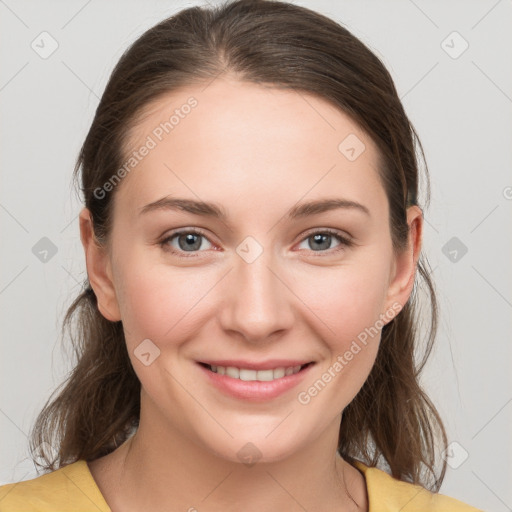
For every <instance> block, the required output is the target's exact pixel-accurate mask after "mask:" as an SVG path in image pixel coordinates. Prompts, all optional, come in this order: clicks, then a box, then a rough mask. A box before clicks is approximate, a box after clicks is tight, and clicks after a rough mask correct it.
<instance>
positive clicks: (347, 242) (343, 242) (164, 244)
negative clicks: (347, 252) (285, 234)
mask: <svg viewBox="0 0 512 512" xmlns="http://www.w3.org/2000/svg"><path fill="white" fill-rule="evenodd" d="M188 234H191V235H199V236H202V237H204V238H206V239H207V240H208V241H209V242H210V240H209V239H208V237H207V236H206V234H205V233H203V232H202V231H200V230H198V229H193V228H191V229H184V230H181V231H175V232H174V233H171V234H170V235H169V236H168V237H166V238H165V239H164V240H162V241H161V242H159V245H160V247H161V248H162V249H164V250H166V251H169V252H171V253H172V254H177V255H179V256H180V257H184V258H194V257H198V253H201V252H204V251H195V252H193V251H191V252H190V254H187V251H181V250H176V249H174V248H172V247H171V246H170V245H168V244H169V242H170V241H171V240H172V239H173V238H175V237H177V236H179V235H188ZM326 234H328V235H332V236H334V237H335V238H336V239H337V240H338V241H339V242H340V245H339V246H338V247H335V248H334V249H327V250H326V251H311V252H313V253H319V254H315V256H323V255H324V254H326V253H327V254H329V255H332V254H333V253H336V252H337V251H340V250H342V249H344V248H347V247H352V246H353V245H354V242H353V241H352V240H351V239H350V238H348V237H345V236H343V235H341V234H340V233H339V232H338V231H336V230H333V229H330V228H324V229H322V230H317V231H313V232H310V233H308V234H307V236H305V237H304V238H302V240H301V242H303V241H304V240H307V239H308V238H311V237H313V236H315V235H326ZM210 243H212V242H210Z"/></svg>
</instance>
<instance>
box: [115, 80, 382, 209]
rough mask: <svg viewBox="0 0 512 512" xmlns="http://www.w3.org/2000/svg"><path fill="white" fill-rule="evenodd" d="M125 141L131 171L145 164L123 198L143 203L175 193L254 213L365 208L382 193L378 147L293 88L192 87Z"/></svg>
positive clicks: (154, 110) (160, 105) (152, 109)
mask: <svg viewBox="0 0 512 512" xmlns="http://www.w3.org/2000/svg"><path fill="white" fill-rule="evenodd" d="M126 140H127V144H126V145H125V155H126V158H125V163H126V162H127V161H128V160H129V159H130V155H132V156H131V159H133V158H135V157H133V152H137V153H138V157H137V161H136V162H135V165H133V167H131V168H130V170H129V173H128V175H127V176H126V178H125V181H127V184H126V185H125V184H123V187H122V188H123V189H126V192H123V194H124V195H127V196H131V199H133V201H135V203H137V204H142V203H143V204H146V203H147V202H149V201H151V200H155V199H158V197H157V196H159V197H161V196H163V195H165V194H166V193H168V194H172V193H173V192H174V191H176V190H177V189H179V191H180V195H181V196H183V192H186V193H187V195H188V196H190V197H192V196H194V195H195V196H197V197H203V196H207V197H208V199H211V200H217V199H218V200H219V202H225V201H226V200H230V201H232V202H237V201H238V202H240V201H244V202H247V201H251V200H252V199H254V203H255V204H256V203H258V201H257V200H256V199H255V197H256V196H260V199H261V200H262V201H263V202H264V201H265V195H266V197H267V199H269V200H272V201H274V202H275V201H276V200H277V201H279V197H281V198H282V201H283V204H284V203H285V202H286V203H290V202H291V203H294V202H296V201H298V200H299V199H300V198H301V196H304V195H308V199H313V198H314V197H315V195H318V194H320V195H325V193H326V192H329V193H332V192H333V191H334V190H336V192H339V193H340V194H343V193H345V194H349V195H351V196H352V197H350V199H353V200H358V201H363V200H364V199H365V197H364V196H367V197H368V200H371V199H372V196H375V195H376V194H377V195H379V194H380V195H381V196H382V193H383V191H382V190H377V189H379V188H380V189H382V187H381V183H380V178H379V175H378V163H379V162H378V161H379V154H378V150H377V147H376V145H375V144H374V142H373V141H372V140H371V138H370V137H369V136H368V135H367V134H366V133H365V132H363V131H362V130H361V128H360V127H359V126H358V125H357V124H356V123H355V122H354V121H353V120H352V119H351V118H350V117H349V116H347V115H346V114H345V113H343V112H342V111H341V110H339V109H338V108H336V107H335V106H333V105H331V104H330V103H328V102H327V101H325V100H323V99H321V98H319V97H317V96H314V95H311V94H307V93H305V92H301V91H297V90H293V89H276V88H275V87H270V86H262V85H257V84H252V83H247V82H240V81H236V80H230V79H216V80H215V81H214V82H212V83H211V84H209V85H208V84H201V85H194V86H189V87H185V88H183V89H180V90H177V91H173V92H172V93H168V94H165V95H162V96H161V97H159V98H158V99H157V100H155V101H153V102H151V103H150V104H149V105H148V106H147V107H146V108H145V109H144V111H143V112H142V113H141V115H139V116H138V119H137V122H136V123H135V124H134V126H133V127H132V129H131V130H130V132H129V137H127V139H126ZM144 147H146V148H149V149H146V150H144V151H141V150H142V149H143V148H144ZM142 152H143V153H144V156H141V153H142ZM132 163H133V162H132ZM372 189H373V190H372ZM331 195H332V194H331ZM197 197H196V199H197ZM373 199H374V200H375V199H376V197H373ZM261 204H263V203H261V201H260V205H261Z"/></svg>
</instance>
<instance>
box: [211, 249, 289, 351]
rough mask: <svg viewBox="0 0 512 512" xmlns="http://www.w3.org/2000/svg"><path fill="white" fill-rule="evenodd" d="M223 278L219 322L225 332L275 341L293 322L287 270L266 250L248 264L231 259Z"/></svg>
mask: <svg viewBox="0 0 512 512" xmlns="http://www.w3.org/2000/svg"><path fill="white" fill-rule="evenodd" d="M224 281H226V282H225V283H224V289H223V290H222V294H223V296H224V299H223V301H222V304H223V306H222V310H221V312H220V323H221V327H222V328H223V329H224V330H225V331H226V332H231V333H237V334H238V335H239V337H241V338H243V339H244V340H246V341H247V342H249V343H265V342H267V341H275V337H276V336H278V335H283V334H284V333H285V332H286V331H288V330H289V329H290V328H291V327H292V325H293V324H294V322H295V315H294V308H293V298H294V295H293V293H292V291H291V290H290V288H289V286H290V285H289V284H288V283H287V273H286V272H285V271H284V269H283V268H282V267H279V265H278V264H277V263H276V261H275V259H273V258H272V254H271V251H270V250H269V251H263V253H262V254H261V255H260V256H259V257H258V258H257V259H256V260H255V261H252V262H251V263H249V262H247V261H245V260H244V259H243V258H241V257H240V258H238V257H237V258H235V263H234V268H233V270H232V271H231V272H230V273H229V275H228V276H227V279H225V280H224ZM288 281H289V278H288Z"/></svg>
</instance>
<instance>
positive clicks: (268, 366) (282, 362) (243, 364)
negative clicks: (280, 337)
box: [198, 359, 313, 370]
mask: <svg viewBox="0 0 512 512" xmlns="http://www.w3.org/2000/svg"><path fill="white" fill-rule="evenodd" d="M198 362H200V363H203V364H209V365H210V366H224V367H228V366H234V367H235V368H247V369H248V370H273V369H275V368H281V367H282V368H289V367H290V366H303V365H305V364H308V363H312V362H313V361H307V360H302V361H298V360H296V359H269V360H268V361H261V362H255V361H244V360H242V359H216V360H208V361H198Z"/></svg>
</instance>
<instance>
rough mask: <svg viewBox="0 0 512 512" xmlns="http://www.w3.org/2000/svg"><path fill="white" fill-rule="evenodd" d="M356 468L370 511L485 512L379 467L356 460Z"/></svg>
mask: <svg viewBox="0 0 512 512" xmlns="http://www.w3.org/2000/svg"><path fill="white" fill-rule="evenodd" d="M354 466H355V467H356V468H358V469H359V470H360V471H361V472H362V473H363V475H364V477H365V480H366V487H367V492H368V501H369V512H377V511H378V512H398V511H400V512H417V511H419V510H421V511H422V512H482V511H481V510H479V509H477V508H474V507H471V506H470V505H466V504H465V503H462V502H461V501H458V500H456V499H454V498H450V497H449V496H445V495H443V494H438V493H433V492H430V491H428V490H427V489H425V488H424V487H421V486H420V485H414V484H411V483H409V482H403V481H401V480H397V479H396V478H393V477H392V476H391V475H389V474H388V473H386V472H385V471H382V470H380V469H378V468H372V467H368V466H366V465H365V464H363V463H362V462H359V461H356V462H355V463H354Z"/></svg>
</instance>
